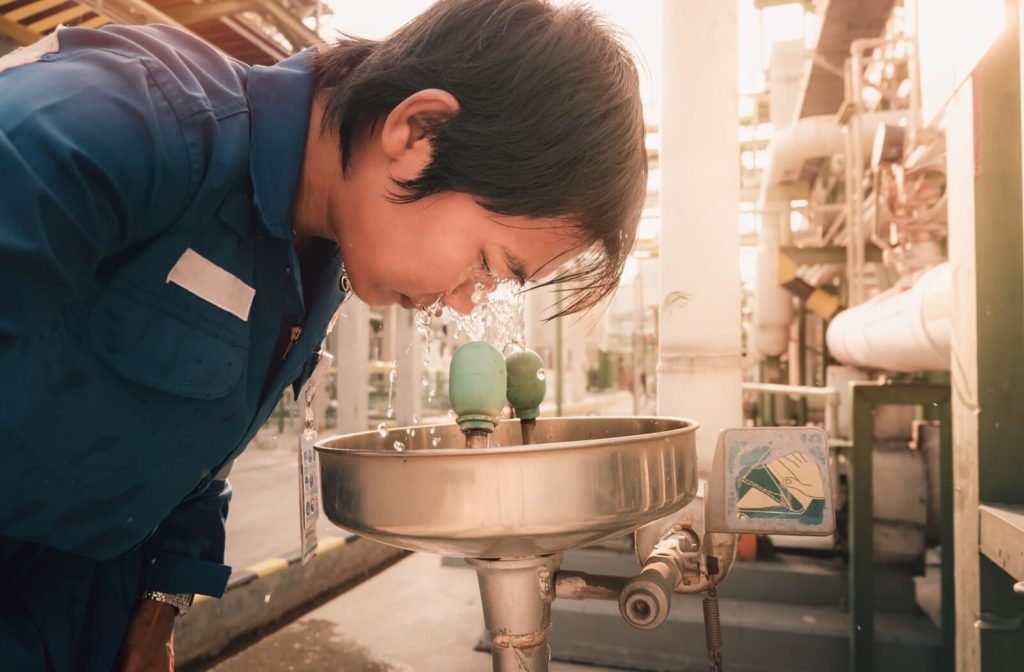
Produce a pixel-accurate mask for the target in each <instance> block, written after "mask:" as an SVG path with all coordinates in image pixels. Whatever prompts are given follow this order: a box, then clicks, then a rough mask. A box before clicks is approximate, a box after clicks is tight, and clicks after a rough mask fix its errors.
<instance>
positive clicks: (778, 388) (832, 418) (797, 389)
mask: <svg viewBox="0 0 1024 672" xmlns="http://www.w3.org/2000/svg"><path fill="white" fill-rule="evenodd" d="M743 390H744V391H745V392H757V393H759V394H762V395H777V394H782V395H794V396H798V397H824V398H825V426H826V427H838V426H839V425H838V424H837V420H838V416H839V392H837V391H836V390H835V389H834V388H831V387H812V386H809V385H776V384H774V383H743Z"/></svg>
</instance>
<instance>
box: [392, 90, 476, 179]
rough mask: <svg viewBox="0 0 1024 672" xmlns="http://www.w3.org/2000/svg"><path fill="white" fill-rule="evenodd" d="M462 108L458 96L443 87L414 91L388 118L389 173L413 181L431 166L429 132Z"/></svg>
mask: <svg viewBox="0 0 1024 672" xmlns="http://www.w3.org/2000/svg"><path fill="white" fill-rule="evenodd" d="M458 111H459V101H457V100H456V99H455V96H453V95H452V94H450V93H448V92H447V91H443V90H441V89H423V90H422V91H417V92H416V93H414V94H412V95H411V96H409V97H408V98H406V99H405V100H403V101H402V102H401V103H399V104H398V105H397V106H396V107H395V109H393V110H391V112H390V113H389V114H388V116H387V117H386V118H385V119H384V124H383V126H382V128H381V134H380V146H381V149H383V150H384V153H385V154H386V155H387V157H388V163H389V166H388V168H389V172H390V174H391V177H392V178H394V179H396V180H413V179H416V178H417V177H419V175H420V174H421V173H422V172H423V171H424V170H425V169H426V167H427V166H428V165H430V160H431V158H432V156H433V145H432V144H431V139H430V137H429V135H428V132H429V129H430V126H431V124H432V122H437V121H439V120H444V119H448V118H450V117H452V116H453V115H454V114H455V113H456V112H458Z"/></svg>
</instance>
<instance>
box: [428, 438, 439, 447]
mask: <svg viewBox="0 0 1024 672" xmlns="http://www.w3.org/2000/svg"><path fill="white" fill-rule="evenodd" d="M439 443H441V437H440V436H435V437H434V438H432V439H431V440H430V445H432V446H433V447H434V448H437V444H439Z"/></svg>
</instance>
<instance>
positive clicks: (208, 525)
mask: <svg viewBox="0 0 1024 672" xmlns="http://www.w3.org/2000/svg"><path fill="white" fill-rule="evenodd" d="M230 501H231V485H230V484H229V483H228V482H227V480H219V479H215V480H213V481H211V482H210V484H209V485H207V486H206V487H205V488H203V489H202V490H201V491H200V492H198V493H193V495H191V496H190V497H188V498H186V499H185V500H184V501H183V502H182V503H181V504H179V505H178V506H176V507H175V508H174V510H173V511H171V513H170V515H168V516H167V517H166V518H164V520H163V522H161V523H160V526H159V527H158V528H157V530H156V533H154V535H153V536H152V537H150V539H149V541H147V542H146V544H145V546H144V549H143V554H144V557H145V565H144V570H143V577H142V590H144V591H145V590H158V591H161V592H164V593H200V594H203V595H210V596H211V597H220V596H221V595H223V594H224V589H225V588H226V587H227V583H228V578H229V577H230V576H231V568H230V567H228V566H227V565H225V564H223V560H224V521H225V520H227V516H228V503H229V502H230Z"/></svg>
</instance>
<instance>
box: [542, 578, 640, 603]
mask: <svg viewBox="0 0 1024 672" xmlns="http://www.w3.org/2000/svg"><path fill="white" fill-rule="evenodd" d="M627 581H629V577H626V576H609V575H607V574H587V573H586V572H567V571H560V572H558V573H557V574H555V597H558V598H560V599H563V600H612V601H615V602H617V601H618V600H619V594H620V593H621V592H622V588H623V586H625V585H626V582H627Z"/></svg>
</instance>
